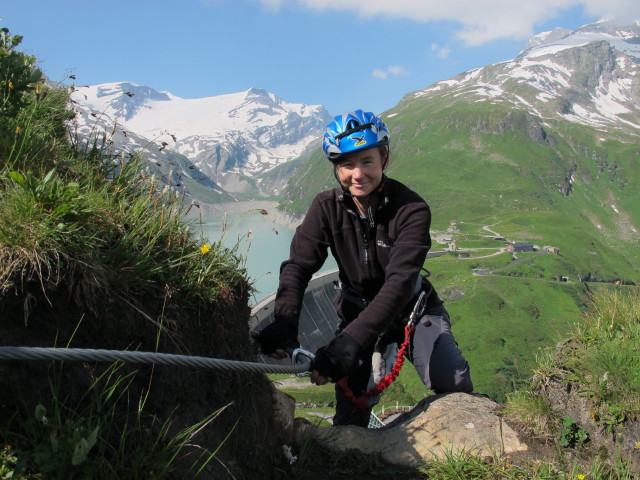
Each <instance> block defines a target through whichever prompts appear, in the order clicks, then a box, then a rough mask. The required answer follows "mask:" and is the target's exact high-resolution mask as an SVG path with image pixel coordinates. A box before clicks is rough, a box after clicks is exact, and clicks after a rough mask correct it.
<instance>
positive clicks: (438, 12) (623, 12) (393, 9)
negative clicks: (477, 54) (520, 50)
mask: <svg viewBox="0 0 640 480" xmlns="http://www.w3.org/2000/svg"><path fill="white" fill-rule="evenodd" d="M257 1H259V2H261V3H262V4H264V5H266V6H268V7H270V8H277V7H281V6H283V5H285V4H287V3H296V4H302V5H305V6H307V7H308V8H313V9H317V10H326V9H332V10H346V11H352V12H356V14H358V15H360V16H361V17H374V16H385V17H396V18H408V19H410V20H415V21H418V22H430V21H443V20H444V21H454V22H458V23H459V24H460V25H461V28H460V30H459V31H458V32H457V36H458V38H460V39H461V40H462V41H464V42H465V43H467V44H469V45H480V44H483V43H486V42H489V41H491V40H496V39H499V38H514V39H518V40H526V39H527V38H529V37H531V36H532V35H533V32H534V27H535V26H536V25H537V24H539V23H542V22H543V21H545V20H550V19H553V18H554V17H556V16H557V15H558V14H559V13H560V11H562V10H566V9H569V8H573V7H578V8H580V7H582V8H584V10H585V12H586V13H588V14H589V15H592V16H596V17H610V16H616V17H619V18H622V19H625V20H629V19H640V2H638V0H608V1H606V2H604V1H602V0H536V1H522V2H514V1H513V0H483V1H482V2H479V1H478V0H448V1H446V2H443V1H442V0H395V1H393V2H390V1H389V0H367V1H366V2H363V1H362V0H257Z"/></svg>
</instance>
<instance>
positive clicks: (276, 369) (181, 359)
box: [0, 346, 313, 376]
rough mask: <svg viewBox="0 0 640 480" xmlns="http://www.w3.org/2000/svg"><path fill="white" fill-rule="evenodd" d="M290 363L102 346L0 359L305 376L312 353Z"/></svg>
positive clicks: (31, 351)
mask: <svg viewBox="0 0 640 480" xmlns="http://www.w3.org/2000/svg"><path fill="white" fill-rule="evenodd" d="M290 357H291V362H292V364H291V365H290V366H288V365H272V364H267V363H256V362H245V361H241V360H226V359H221V358H209V357H196V356H191V355H178V354H172V353H157V352H136V351H127V350H102V349H90V348H45V347H8V346H2V347H0V360H69V361H76V362H126V363H142V364H157V365H174V366H180V367H202V368H212V369H218V370H234V371H239V372H248V373H295V374H298V375H300V376H305V372H308V371H309V366H310V363H311V360H312V359H313V354H312V353H311V352H308V351H306V350H303V349H301V348H296V349H295V350H293V351H291V352H290Z"/></svg>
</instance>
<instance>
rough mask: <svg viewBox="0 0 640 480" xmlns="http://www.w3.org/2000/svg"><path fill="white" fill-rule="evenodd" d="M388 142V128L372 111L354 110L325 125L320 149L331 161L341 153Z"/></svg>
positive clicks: (336, 159) (336, 158)
mask: <svg viewBox="0 0 640 480" xmlns="http://www.w3.org/2000/svg"><path fill="white" fill-rule="evenodd" d="M388 144H389V130H388V129H387V126H386V125H385V124H384V122H383V121H382V119H380V117H377V116H376V115H375V114H373V113H372V112H363V111H362V110H354V111H352V112H345V113H343V114H342V115H338V116H337V117H335V118H334V119H333V121H332V122H331V123H330V124H329V125H327V130H326V131H325V133H324V138H323V140H322V150H323V151H324V154H325V155H326V156H327V158H328V159H329V160H330V161H331V162H336V161H338V160H339V159H340V157H341V156H342V155H345V154H347V153H351V152H356V151H358V150H366V149H368V148H372V147H379V146H382V145H388Z"/></svg>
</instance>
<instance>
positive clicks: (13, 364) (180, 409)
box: [0, 285, 290, 479]
mask: <svg viewBox="0 0 640 480" xmlns="http://www.w3.org/2000/svg"><path fill="white" fill-rule="evenodd" d="M247 290H248V288H247V286H246V285H245V286H244V287H242V286H240V288H238V289H237V291H236V292H230V294H229V295H227V300H226V304H220V303H218V304H210V305H206V306H201V307H198V308H192V309H189V308H185V307H184V306H178V303H177V302H174V301H173V300H172V299H171V298H165V297H164V296H163V295H158V297H157V298H152V297H150V296H146V297H145V298H138V299H136V298H131V299H129V300H128V301H124V300H116V299H100V300H98V301H97V302H96V304H95V308H94V309H93V311H92V312H91V311H86V309H83V308H80V307H78V306H77V303H76V302H74V301H71V300H70V299H69V297H68V296H67V295H58V296H56V297H53V296H51V295H49V297H50V298H49V299H46V298H44V296H42V295H38V294H36V295H34V296H33V297H28V298H29V299H28V300H27V301H25V300H24V299H23V298H22V297H19V296H11V295H6V296H5V297H4V298H2V299H1V303H0V339H1V341H0V344H2V345H11V346H39V347H52V346H56V345H57V346H67V345H69V346H70V347H75V348H104V349H114V350H139V351H159V352H166V353H181V354H190V355H200V356H207V357H215V358H228V359H239V360H253V359H254V355H253V349H252V345H251V341H250V338H249V332H248V327H247V319H248V317H249V313H250V312H249V308H248V306H247V304H248V302H247V300H248V298H247V296H248V294H247V293H246V292H247ZM32 291H37V289H35V290H32ZM27 307H28V308H27ZM159 325H161V327H160V328H161V331H162V333H161V334H160V335H158V330H159ZM156 342H158V345H157V347H156ZM55 363H56V364H57V366H60V365H61V364H60V362H55ZM53 367H54V362H48V361H5V360H0V429H2V430H4V429H5V428H8V427H9V428H11V427H13V428H14V429H16V428H17V425H18V421H17V419H18V418H19V417H20V416H23V417H24V418H26V417H28V416H29V415H32V413H33V412H34V409H35V406H36V405H37V404H38V403H40V404H42V405H44V406H50V405H51V404H52V389H51V387H50V383H49V381H50V380H51V379H52V378H59V379H60V397H59V398H60V401H61V402H62V404H63V405H64V406H65V408H70V409H73V408H75V409H77V408H79V407H78V406H77V405H78V404H79V403H83V404H86V403H87V402H86V400H83V401H82V402H81V401H80V397H81V396H82V395H83V394H85V393H86V391H87V388H88V386H89V385H90V384H91V383H92V382H93V381H94V380H95V379H96V378H98V377H99V376H100V374H101V373H102V372H104V371H105V369H106V368H107V367H108V365H107V364H101V363H80V362H76V363H73V362H65V364H64V366H63V367H62V370H61V371H62V374H61V375H54V374H53V371H54V369H53ZM133 371H135V372H136V374H135V378H134V380H133V383H132V385H131V387H130V390H129V393H128V395H129V396H128V400H129V401H128V402H124V401H123V402H119V403H118V412H117V415H118V417H119V418H120V420H121V422H124V420H125V419H126V418H130V420H131V418H132V415H134V413H135V409H136V407H137V405H138V400H139V399H140V398H143V395H145V394H146V393H147V392H148V393H149V396H148V401H147V404H146V406H145V409H144V412H145V414H144V417H143V418H144V419H145V421H146V422H147V423H148V425H149V426H151V423H152V422H151V419H152V418H154V417H156V419H157V420H158V421H156V422H155V423H154V426H153V428H154V429H156V430H157V429H158V428H159V425H161V424H162V423H164V422H165V421H167V420H171V422H172V429H173V431H179V430H181V429H183V428H185V427H187V426H190V425H193V424H195V423H196V422H198V421H200V420H202V419H203V418H205V417H206V416H207V415H209V414H211V413H212V412H214V411H216V410H218V409H220V408H223V407H226V408H225V409H224V411H223V412H222V413H220V415H219V416H218V417H217V418H216V419H215V420H214V421H213V422H211V423H210V424H209V425H208V426H207V427H206V428H204V429H203V430H202V431H201V432H200V433H199V434H198V435H197V436H196V437H195V438H194V439H193V441H192V443H194V444H197V445H198V446H199V447H202V448H206V449H207V450H209V451H211V452H213V451H214V450H215V449H216V448H218V446H219V445H220V444H221V443H223V441H224V439H225V438H226V437H227V435H229V433H230V432H232V433H231V434H230V436H229V438H228V439H227V440H226V441H224V444H223V445H222V447H221V448H220V450H219V451H218V453H217V454H216V456H215V460H214V461H212V462H210V463H209V466H208V467H207V469H206V471H204V472H203V473H202V474H201V475H200V476H199V477H198V478H203V479H227V478H233V479H256V478H260V479H282V478H286V477H287V476H289V474H290V471H289V466H288V464H286V463H285V462H283V461H282V455H281V450H280V449H281V446H280V445H279V444H278V443H279V442H278V441H277V439H276V438H275V437H274V436H273V425H272V424H271V418H272V416H271V415H270V412H271V409H272V404H271V394H270V392H271V386H270V385H269V382H268V380H267V379H266V377H265V376H264V375H261V374H243V373H230V372H225V371H220V370H205V369H198V368H183V367H170V366H156V367H151V366H136V365H124V366H123V368H122V369H121V370H120V373H123V374H125V373H128V372H133ZM150 428H151V427H150ZM111 436H112V438H113V441H114V442H117V441H119V436H118V433H117V432H111ZM172 478H176V479H182V478H191V475H189V474H187V473H186V472H185V470H184V466H178V467H177V468H176V469H174V471H173V474H172Z"/></svg>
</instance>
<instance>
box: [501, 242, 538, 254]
mask: <svg viewBox="0 0 640 480" xmlns="http://www.w3.org/2000/svg"><path fill="white" fill-rule="evenodd" d="M507 251H508V252H511V253H520V252H533V251H534V248H533V243H516V242H512V243H508V244H507Z"/></svg>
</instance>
